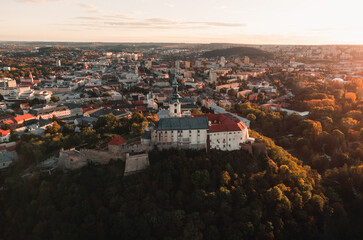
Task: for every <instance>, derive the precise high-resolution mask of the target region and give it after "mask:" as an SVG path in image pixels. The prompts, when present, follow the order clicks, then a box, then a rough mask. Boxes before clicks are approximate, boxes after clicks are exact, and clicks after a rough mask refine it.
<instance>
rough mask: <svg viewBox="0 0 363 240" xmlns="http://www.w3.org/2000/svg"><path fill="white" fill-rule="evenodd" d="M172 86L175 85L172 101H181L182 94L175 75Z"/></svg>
mask: <svg viewBox="0 0 363 240" xmlns="http://www.w3.org/2000/svg"><path fill="white" fill-rule="evenodd" d="M172 87H173V94H172V95H171V102H179V99H180V95H179V91H178V82H177V80H176V77H174V79H173V83H172Z"/></svg>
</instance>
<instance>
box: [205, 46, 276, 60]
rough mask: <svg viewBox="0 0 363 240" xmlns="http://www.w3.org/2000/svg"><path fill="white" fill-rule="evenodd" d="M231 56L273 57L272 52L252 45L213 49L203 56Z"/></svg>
mask: <svg viewBox="0 0 363 240" xmlns="http://www.w3.org/2000/svg"><path fill="white" fill-rule="evenodd" d="M222 56H224V57H230V56H239V57H244V56H248V57H250V58H262V57H271V54H270V53H268V52H266V51H263V50H260V49H257V48H251V47H233V48H226V49H216V50H212V51H208V52H205V53H204V54H203V57H206V58H212V57H222Z"/></svg>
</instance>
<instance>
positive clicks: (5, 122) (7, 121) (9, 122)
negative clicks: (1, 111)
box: [4, 119, 15, 125]
mask: <svg viewBox="0 0 363 240" xmlns="http://www.w3.org/2000/svg"><path fill="white" fill-rule="evenodd" d="M14 123H15V122H14V120H13V119H9V120H6V121H4V124H9V125H12V124H14Z"/></svg>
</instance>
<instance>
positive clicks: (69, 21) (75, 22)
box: [0, 0, 363, 44]
mask: <svg viewBox="0 0 363 240" xmlns="http://www.w3.org/2000/svg"><path fill="white" fill-rule="evenodd" d="M361 7H362V3H360V2H359V1H355V0H347V1H338V0H333V1H331V0H306V1H296V0H276V1H270V0H257V1H246V0H226V1H217V0H200V1H192V0H185V1H171V0H155V1H147V0H135V1H125V0H121V1H119V0H107V1H96V0H89V1H82V0H3V1H2V15H1V17H0V28H1V34H0V41H83V42H86V41H88V42H94V41H97V42H187V43H192V42H199V43H211V42H230V43H242V44H363V31H362V30H363V21H361V20H360V19H359V18H360V11H361Z"/></svg>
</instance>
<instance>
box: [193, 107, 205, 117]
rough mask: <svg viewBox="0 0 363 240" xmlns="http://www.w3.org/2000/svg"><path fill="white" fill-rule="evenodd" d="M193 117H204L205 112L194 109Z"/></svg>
mask: <svg viewBox="0 0 363 240" xmlns="http://www.w3.org/2000/svg"><path fill="white" fill-rule="evenodd" d="M192 115H194V116H195V115H203V112H202V111H200V110H199V109H195V108H194V109H192Z"/></svg>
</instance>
